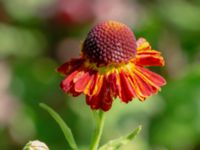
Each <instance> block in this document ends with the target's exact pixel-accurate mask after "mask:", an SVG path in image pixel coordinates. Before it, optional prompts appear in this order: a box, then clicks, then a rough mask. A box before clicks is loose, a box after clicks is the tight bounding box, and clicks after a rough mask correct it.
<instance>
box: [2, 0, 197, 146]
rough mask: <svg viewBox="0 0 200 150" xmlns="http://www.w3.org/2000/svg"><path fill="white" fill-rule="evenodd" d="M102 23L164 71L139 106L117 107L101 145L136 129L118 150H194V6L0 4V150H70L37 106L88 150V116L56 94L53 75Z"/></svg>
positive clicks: (24, 0)
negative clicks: (124, 27) (153, 54)
mask: <svg viewBox="0 0 200 150" xmlns="http://www.w3.org/2000/svg"><path fill="white" fill-rule="evenodd" d="M105 6H106V8H104V7H105ZM108 16H109V17H110V16H111V17H110V18H109V19H114V20H119V21H122V22H124V23H126V24H128V25H129V26H131V27H132V29H133V30H134V33H135V35H136V37H137V38H138V37H140V36H142V37H145V38H146V39H147V40H148V41H149V42H150V43H151V44H152V47H153V48H155V49H158V50H160V51H161V52H162V53H163V55H164V57H165V59H166V67H165V68H164V69H163V68H161V69H160V68H151V69H153V70H155V71H157V72H159V73H160V74H162V75H163V76H165V78H166V79H167V82H168V84H167V85H166V86H165V87H164V88H163V89H162V91H161V92H160V93H159V95H154V96H152V97H151V98H149V99H148V100H146V101H145V102H144V103H141V102H139V101H138V100H133V102H131V103H130V104H128V105H127V104H123V103H121V102H119V100H116V101H115V103H114V106H113V108H112V110H111V111H109V112H108V113H107V119H106V127H105V130H104V133H103V139H102V143H101V144H104V143H105V142H107V141H108V140H110V139H115V138H117V137H119V136H120V135H124V133H128V132H130V131H131V130H132V129H134V128H135V127H136V126H138V125H139V124H141V125H142V126H143V130H142V132H141V134H140V136H139V137H137V138H136V139H135V141H134V142H132V143H130V144H128V145H127V146H126V147H125V148H124V150H127V149H128V150H129V149H130V150H132V149H136V150H199V149H200V68H199V66H200V42H199V39H200V28H199V27H200V19H199V16H200V1H199V0H191V1H189V0H169V1H165V0H159V1H158V0H153V1H148V0H141V1H139V0H124V1H123V2H122V1H121V0H110V1H106V0H96V1H95V0H1V1H0V149H2V150H18V149H19V150H20V149H22V147H23V146H24V145H25V143H27V142H28V141H29V140H34V139H39V140H41V141H44V142H45V143H46V144H47V145H48V146H49V148H50V149H52V150H54V149H55V150H64V149H69V147H68V145H67V143H66V142H65V140H64V136H63V134H62V132H61V131H60V129H59V127H58V126H57V124H56V123H55V122H54V121H53V119H52V118H51V117H49V115H48V114H46V112H44V111H43V110H42V109H41V108H39V106H38V104H39V103H40V102H43V103H46V104H48V105H49V106H51V107H52V108H53V109H54V110H56V111H57V112H58V113H59V114H60V115H61V116H62V118H63V119H64V120H65V121H66V122H67V124H68V125H69V126H70V127H71V128H72V131H73V133H74V135H75V139H76V141H77V143H78V145H80V146H81V148H82V150H87V145H88V144H89V142H90V138H91V133H92V127H93V124H92V121H93V120H92V119H91V113H90V109H89V107H87V106H86V104H85V101H84V97H83V96H80V97H77V98H72V97H70V96H67V95H65V94H64V93H63V92H62V91H61V90H60V89H59V82H60V81H61V79H62V77H61V76H60V75H59V74H58V73H56V71H55V70H56V67H57V66H59V65H60V64H62V63H63V62H64V61H66V60H68V59H70V58H71V57H76V56H78V54H79V50H77V49H78V48H80V46H79V43H81V41H83V40H84V37H85V36H86V34H87V32H88V30H89V29H90V28H91V26H92V25H93V24H94V23H96V22H98V21H101V20H104V19H108ZM76 50H77V51H76Z"/></svg>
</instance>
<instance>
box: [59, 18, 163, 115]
mask: <svg viewBox="0 0 200 150" xmlns="http://www.w3.org/2000/svg"><path fill="white" fill-rule="evenodd" d="M145 66H164V59H163V57H162V56H161V54H160V52H158V51H156V50H152V48H151V46H150V44H149V43H148V42H147V41H146V40H145V39H144V38H139V39H138V40H137V41H136V39H135V36H134V34H133V32H132V31H131V29H130V28H129V27H128V26H126V25H125V24H122V23H120V22H116V21H105V22H103V23H100V24H97V25H96V26H94V27H93V28H92V29H91V31H90V32H89V33H88V35H87V38H86V39H85V41H84V42H83V45H82V50H81V55H80V58H76V59H72V60H71V61H69V62H66V63H64V64H63V65H61V66H60V67H59V68H58V69H57V70H58V72H60V73H62V74H64V75H65V76H66V77H65V79H64V80H63V81H62V82H61V84H60V86H61V88H62V90H63V91H64V92H66V93H71V94H72V95H73V96H78V95H80V94H84V95H85V96H86V103H87V104H88V105H90V107H91V109H102V110H104V111H108V110H109V109H110V108H111V106H112V103H113V98H116V97H119V98H120V99H121V100H122V102H125V103H128V102H130V101H131V100H132V99H133V98H138V99H139V100H141V101H144V100H145V99H146V98H147V97H149V96H150V95H152V94H156V93H157V92H158V91H159V90H160V87H161V86H163V85H165V84H166V81H165V79H164V78H163V77H161V76H160V75H158V74H156V73H154V72H152V71H150V70H148V69H146V68H145Z"/></svg>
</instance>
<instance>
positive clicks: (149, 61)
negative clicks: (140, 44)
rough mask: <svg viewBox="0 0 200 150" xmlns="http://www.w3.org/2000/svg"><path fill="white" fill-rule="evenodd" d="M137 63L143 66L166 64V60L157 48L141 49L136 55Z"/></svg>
mask: <svg viewBox="0 0 200 150" xmlns="http://www.w3.org/2000/svg"><path fill="white" fill-rule="evenodd" d="M135 60H136V64H138V65H142V66H164V64H165V62H164V59H163V57H162V56H160V52H158V51H155V50H143V51H142V50H141V51H140V52H138V53H137V55H136V59H135Z"/></svg>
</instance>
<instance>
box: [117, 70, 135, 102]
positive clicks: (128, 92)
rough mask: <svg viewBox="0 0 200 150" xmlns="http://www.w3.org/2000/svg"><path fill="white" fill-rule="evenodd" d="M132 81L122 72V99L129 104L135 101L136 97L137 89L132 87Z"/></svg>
mask: <svg viewBox="0 0 200 150" xmlns="http://www.w3.org/2000/svg"><path fill="white" fill-rule="evenodd" d="M131 82H132V81H131V80H130V79H129V78H128V76H127V75H126V74H125V72H124V71H123V70H122V71H121V72H120V83H121V87H122V90H121V97H120V98H121V99H122V101H123V102H125V103H128V102H129V101H131V100H132V99H133V97H135V96H136V93H135V89H134V88H133V86H132V85H131Z"/></svg>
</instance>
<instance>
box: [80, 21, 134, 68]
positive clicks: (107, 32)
mask: <svg viewBox="0 0 200 150" xmlns="http://www.w3.org/2000/svg"><path fill="white" fill-rule="evenodd" d="M82 52H83V55H84V56H85V57H86V58H87V59H89V60H90V61H91V62H94V63H97V64H105V65H106V64H112V63H114V64H118V63H121V62H128V61H129V60H130V59H131V58H133V57H134V56H135V54H136V40H135V36H134V34H133V32H132V30H131V29H130V28H129V27H128V26H126V25H125V24H123V23H120V22H116V21H106V22H103V23H100V24H97V25H96V26H94V27H93V28H92V29H91V31H90V32H89V33H88V35H87V37H86V39H85V41H84V43H83V49H82Z"/></svg>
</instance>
